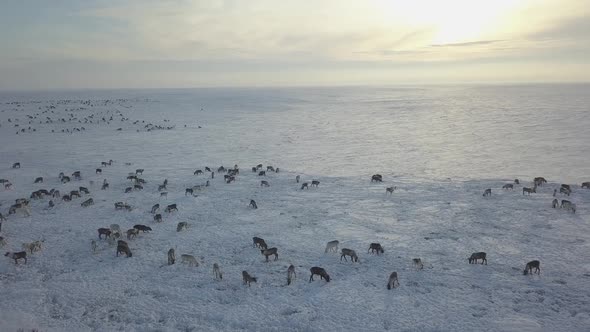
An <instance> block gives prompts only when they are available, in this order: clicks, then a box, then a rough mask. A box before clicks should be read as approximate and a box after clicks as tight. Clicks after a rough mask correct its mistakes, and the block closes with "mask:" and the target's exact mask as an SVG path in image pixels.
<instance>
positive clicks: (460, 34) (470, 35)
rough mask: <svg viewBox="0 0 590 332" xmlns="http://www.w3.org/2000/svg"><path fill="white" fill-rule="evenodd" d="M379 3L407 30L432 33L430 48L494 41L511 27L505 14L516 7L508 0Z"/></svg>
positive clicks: (429, 0) (428, 0) (436, 0)
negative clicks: (422, 29)
mask: <svg viewBox="0 0 590 332" xmlns="http://www.w3.org/2000/svg"><path fill="white" fill-rule="evenodd" d="M379 3H380V5H381V6H382V7H383V9H384V11H386V12H387V13H386V15H387V16H389V18H390V19H393V20H396V21H397V22H400V21H401V22H402V23H403V24H404V25H407V26H410V27H416V28H418V27H425V28H429V29H432V31H433V33H432V40H431V44H438V45H441V44H454V43H464V42H471V41H476V40H482V39H493V37H491V36H492V35H493V34H494V32H496V31H499V30H504V29H505V28H506V26H509V25H510V24H511V22H510V20H509V19H508V14H509V13H510V12H511V11H512V10H514V9H515V8H516V6H517V5H518V4H519V2H518V1H511V0H499V1H478V0H447V1H439V0H417V1H391V0H390V1H388V0H383V1H380V2H379ZM520 3H522V1H521V2H520Z"/></svg>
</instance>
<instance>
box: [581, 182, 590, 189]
mask: <svg viewBox="0 0 590 332" xmlns="http://www.w3.org/2000/svg"><path fill="white" fill-rule="evenodd" d="M582 188H586V189H590V182H582Z"/></svg>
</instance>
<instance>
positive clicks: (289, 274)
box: [287, 264, 297, 285]
mask: <svg viewBox="0 0 590 332" xmlns="http://www.w3.org/2000/svg"><path fill="white" fill-rule="evenodd" d="M296 277H297V274H296V273H295V266H294V265H293V264H291V265H289V268H288V269H287V285H290V284H291V282H292V281H293V279H295V278H296Z"/></svg>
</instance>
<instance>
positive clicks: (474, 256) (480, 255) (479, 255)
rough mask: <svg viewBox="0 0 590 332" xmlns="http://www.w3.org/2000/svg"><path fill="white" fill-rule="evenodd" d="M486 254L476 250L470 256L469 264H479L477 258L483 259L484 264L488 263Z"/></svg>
mask: <svg viewBox="0 0 590 332" xmlns="http://www.w3.org/2000/svg"><path fill="white" fill-rule="evenodd" d="M486 256H487V254H486V253H485V252H474V253H473V254H471V256H469V258H468V260H469V264H477V260H478V259H481V264H483V263H484V262H485V264H486V265H488V260H487V258H486Z"/></svg>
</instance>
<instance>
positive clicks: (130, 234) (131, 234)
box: [127, 228, 139, 240]
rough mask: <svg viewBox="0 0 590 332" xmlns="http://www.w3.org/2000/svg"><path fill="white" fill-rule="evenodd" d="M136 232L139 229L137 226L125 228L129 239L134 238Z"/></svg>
mask: <svg viewBox="0 0 590 332" xmlns="http://www.w3.org/2000/svg"><path fill="white" fill-rule="evenodd" d="M137 234H139V229H137V228H130V229H128V230H127V240H131V239H132V238H135V237H136V236H137Z"/></svg>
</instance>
